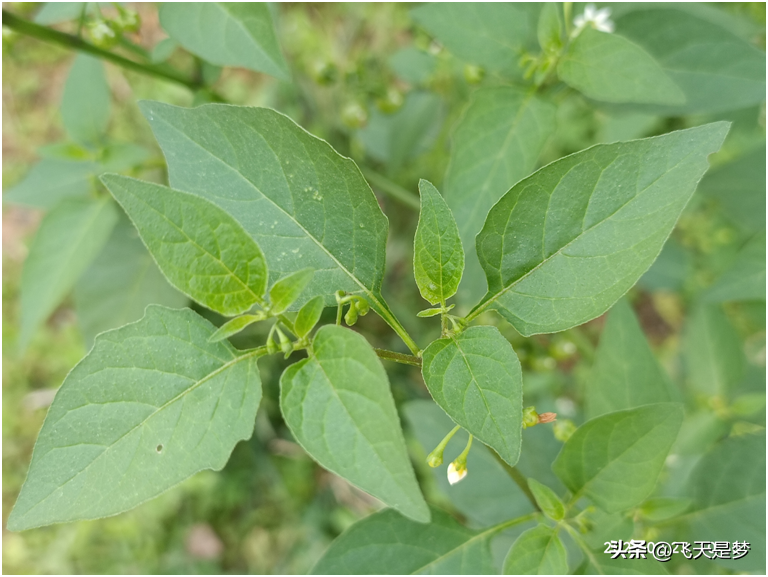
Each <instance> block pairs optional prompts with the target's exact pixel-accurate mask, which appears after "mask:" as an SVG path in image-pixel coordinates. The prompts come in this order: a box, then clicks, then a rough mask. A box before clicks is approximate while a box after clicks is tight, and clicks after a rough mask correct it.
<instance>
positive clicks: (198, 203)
mask: <svg viewBox="0 0 768 577" xmlns="http://www.w3.org/2000/svg"><path fill="white" fill-rule="evenodd" d="M102 182H104V184H105V185H106V186H107V188H109V191H110V192H111V193H112V195H113V196H114V197H115V198H116V199H117V201H118V202H119V203H120V205H121V206H122V207H123V208H124V209H125V212H127V213H128V216H129V217H130V218H131V220H132V221H133V223H134V225H136V228H137V229H138V231H139V235H140V236H141V239H142V240H143V241H144V244H145V245H146V246H147V248H148V249H149V252H150V253H152V256H153V257H154V259H155V261H156V262H157V265H158V266H159V267H160V270H161V271H163V273H164V274H165V276H166V277H167V278H168V280H169V281H170V282H171V283H172V284H173V285H174V286H175V287H176V288H178V289H179V290H180V291H181V292H183V293H184V294H186V295H187V296H189V297H190V298H192V299H193V300H195V301H197V302H199V303H200V304H202V305H204V306H206V307H208V308H209V309H211V310H214V311H216V312H218V313H220V314H222V315H226V316H234V315H237V314H240V313H244V312H246V311H247V310H249V309H250V308H251V307H252V306H253V305H255V304H263V303H264V298H263V297H264V293H265V292H266V288H267V265H266V262H265V259H264V255H263V254H262V252H261V249H260V248H259V246H258V245H257V244H256V242H255V241H254V240H253V239H252V238H251V237H250V236H249V235H248V233H247V232H245V230H243V227H242V226H241V225H240V223H238V222H237V221H236V220H235V219H234V218H233V217H231V216H230V215H229V214H228V213H227V212H226V211H224V210H222V209H221V208H219V207H218V206H216V205H215V204H213V203H212V202H210V201H209V200H206V199H205V198H201V197H199V196H196V195H194V194H189V193H186V192H180V191H178V190H173V189H171V188H167V187H165V186H160V185H159V184H153V183H150V182H143V181H141V180H135V179H133V178H128V177H126V176H118V175H116V174H107V175H104V176H103V177H102Z"/></svg>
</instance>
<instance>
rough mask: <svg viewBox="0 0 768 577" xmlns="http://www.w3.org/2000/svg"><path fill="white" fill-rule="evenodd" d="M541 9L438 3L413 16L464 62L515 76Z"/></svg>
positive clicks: (468, 3)
mask: <svg viewBox="0 0 768 577" xmlns="http://www.w3.org/2000/svg"><path fill="white" fill-rule="evenodd" d="M538 8H539V7H538V6H525V5H520V4H512V3H481V2H467V3H463V2H459V3H452V2H450V3H449V2H435V3H432V4H424V5H422V6H419V7H418V8H414V9H413V10H411V17H412V18H413V19H414V20H415V21H416V23H417V24H419V25H420V26H422V27H423V28H425V29H426V30H427V32H429V33H430V34H432V35H433V36H434V37H435V38H436V39H437V40H438V41H440V43H441V44H443V45H444V46H445V47H446V48H447V49H448V50H449V51H450V52H452V53H453V54H455V55H456V56H458V57H459V58H461V59H462V60H466V61H467V62H470V63H472V64H478V65H480V66H484V67H486V68H488V69H490V70H494V71H498V72H503V73H506V74H514V73H517V61H518V60H519V59H520V56H521V53H522V49H523V47H524V46H525V45H526V44H527V43H528V40H529V36H530V35H532V33H533V32H534V30H535V26H536V24H535V22H536V12H537V10H538Z"/></svg>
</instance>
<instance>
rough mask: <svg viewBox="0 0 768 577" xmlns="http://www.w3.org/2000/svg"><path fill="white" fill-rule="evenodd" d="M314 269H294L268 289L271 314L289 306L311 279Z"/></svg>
mask: <svg viewBox="0 0 768 577" xmlns="http://www.w3.org/2000/svg"><path fill="white" fill-rule="evenodd" d="M314 274H315V271H314V270H312V269H311V268H305V269H304V270H300V271H296V272H295V273H293V274H289V275H288V276H286V277H283V278H281V279H280V280H279V281H277V282H276V283H275V284H273V285H272V288H271V289H269V306H270V311H271V312H272V313H273V314H278V313H281V312H283V311H284V310H286V309H287V308H288V307H290V306H291V305H292V304H293V303H294V302H295V301H296V299H297V298H299V295H301V293H302V292H304V289H305V288H307V285H308V284H309V283H310V281H311V280H312V277H313V276H314Z"/></svg>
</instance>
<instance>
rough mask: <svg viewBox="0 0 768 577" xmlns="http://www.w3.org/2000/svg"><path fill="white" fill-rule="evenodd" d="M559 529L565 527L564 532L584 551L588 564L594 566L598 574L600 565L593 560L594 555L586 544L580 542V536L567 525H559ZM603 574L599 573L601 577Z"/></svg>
mask: <svg viewBox="0 0 768 577" xmlns="http://www.w3.org/2000/svg"><path fill="white" fill-rule="evenodd" d="M560 526H561V527H565V530H566V531H568V533H569V534H570V535H571V537H572V538H573V540H574V541H576V544H577V545H578V546H579V547H581V550H582V551H584V554H585V555H586V556H587V559H589V561H590V563H592V565H594V567H595V569H596V570H597V571H598V572H600V565H598V563H597V559H595V554H594V553H593V552H592V550H591V549H590V548H589V547H588V546H587V544H586V543H585V542H584V541H583V540H582V538H581V535H579V533H578V532H577V531H576V529H574V528H573V527H571V526H570V525H569V524H568V523H560ZM602 574H603V573H600V575H602Z"/></svg>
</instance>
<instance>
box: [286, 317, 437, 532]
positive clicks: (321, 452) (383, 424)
mask: <svg viewBox="0 0 768 577" xmlns="http://www.w3.org/2000/svg"><path fill="white" fill-rule="evenodd" d="M280 408H281V410H282V412H283V416H284V417H285V422H286V423H287V424H288V426H289V428H290V429H291V432H292V433H293V436H294V437H296V440H297V441H298V442H299V444H300V445H301V446H302V447H304V449H305V450H306V451H307V452H308V453H309V454H310V455H311V456H312V457H313V458H314V459H315V460H316V461H317V462H318V463H320V464H321V465H322V466H323V467H325V468H326V469H328V470H329V471H331V472H333V473H336V474H337V475H339V476H341V477H343V478H345V479H346V480H347V481H349V482H350V483H352V484H353V485H356V486H357V487H359V488H361V489H363V490H364V491H367V492H368V493H370V494H371V495H373V496H374V497H376V498H378V499H381V500H382V501H383V502H384V503H385V504H387V505H388V506H390V507H392V508H394V509H397V510H398V511H400V512H401V513H402V514H403V515H406V516H407V517H409V518H411V519H414V520H416V521H419V522H420V523H426V522H427V521H429V510H428V508H427V505H426V503H425V502H424V498H423V497H422V496H421V491H420V489H419V485H418V483H417V482H416V476H415V475H414V473H413V469H412V467H411V463H410V462H409V460H408V453H407V451H406V448H405V440H404V439H403V434H402V431H401V426H400V419H399V417H398V415H397V410H396V409H395V402H394V400H393V399H392V393H391V392H390V390H389V380H388V379H387V374H386V373H385V372H384V367H382V365H381V361H380V360H379V358H378V357H377V356H376V353H375V352H374V351H373V348H372V347H371V345H369V344H368V341H366V340H365V338H364V337H362V336H361V335H359V334H357V333H355V332H354V331H352V330H350V329H345V328H342V327H338V326H335V325H326V326H324V327H322V328H321V329H320V330H318V331H317V333H316V334H315V337H314V339H313V345H312V351H311V353H310V356H309V358H307V359H304V360H302V361H299V362H298V363H296V364H295V365H292V366H291V367H289V368H288V369H287V370H286V371H285V372H284V373H283V375H282V377H281V378H280Z"/></svg>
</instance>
